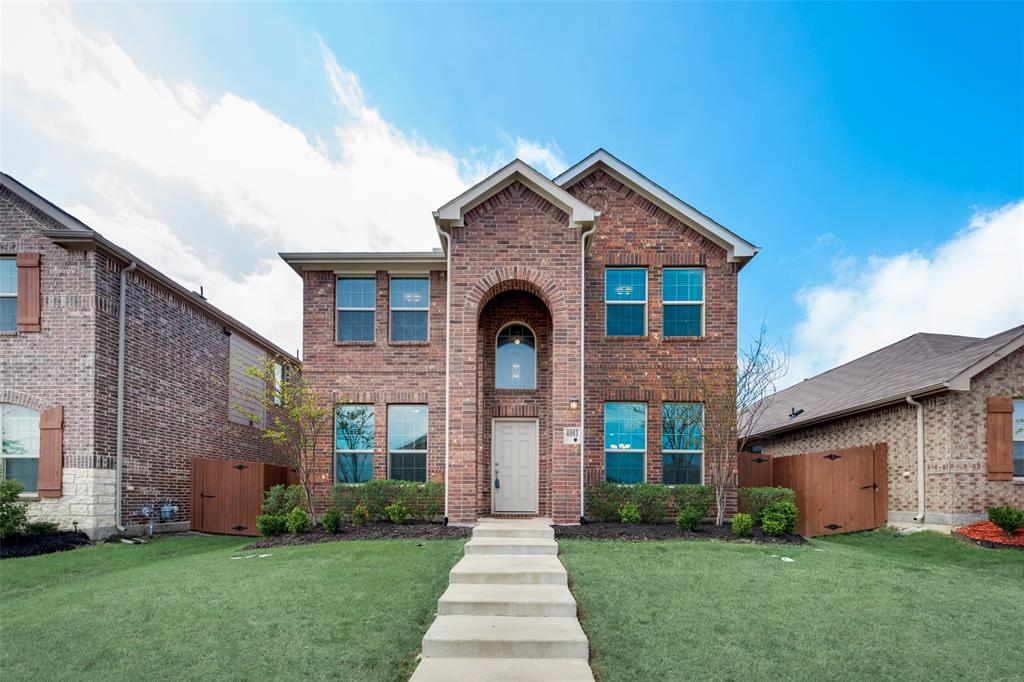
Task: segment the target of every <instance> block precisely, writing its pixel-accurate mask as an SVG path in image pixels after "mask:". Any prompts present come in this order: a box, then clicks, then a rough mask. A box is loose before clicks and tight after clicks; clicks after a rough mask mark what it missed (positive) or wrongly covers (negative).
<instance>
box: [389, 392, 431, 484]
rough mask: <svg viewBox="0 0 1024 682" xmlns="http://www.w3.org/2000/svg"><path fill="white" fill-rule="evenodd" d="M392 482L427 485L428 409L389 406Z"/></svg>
mask: <svg viewBox="0 0 1024 682" xmlns="http://www.w3.org/2000/svg"><path fill="white" fill-rule="evenodd" d="M388 478H393V479H396V480H401V481H422V482H426V480H427V406H426V405H388Z"/></svg>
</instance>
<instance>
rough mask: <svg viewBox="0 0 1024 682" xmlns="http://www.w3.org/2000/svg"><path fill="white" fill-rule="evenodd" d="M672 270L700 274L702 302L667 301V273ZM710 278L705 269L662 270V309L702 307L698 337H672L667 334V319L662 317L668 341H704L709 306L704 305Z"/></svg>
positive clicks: (663, 329)
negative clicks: (668, 307) (692, 271)
mask: <svg viewBox="0 0 1024 682" xmlns="http://www.w3.org/2000/svg"><path fill="white" fill-rule="evenodd" d="M670 270H695V271H697V272H700V300H699V301H666V300H665V272H667V271H670ZM707 286H708V278H707V271H706V270H705V269H704V268H662V273H661V305H662V307H665V306H670V305H699V306H700V334H698V335H696V336H670V335H668V334H666V333H665V327H664V324H665V318H664V315H663V316H662V329H661V333H662V335H663V336H664V337H665V338H666V339H702V338H704V336H705V334H706V332H705V324H704V318H705V314H706V309H707V306H705V305H704V303H705V302H706V299H707V295H708V290H707Z"/></svg>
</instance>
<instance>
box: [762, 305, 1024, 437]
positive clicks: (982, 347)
mask: <svg viewBox="0 0 1024 682" xmlns="http://www.w3.org/2000/svg"><path fill="white" fill-rule="evenodd" d="M1022 346H1024V325H1021V326H1018V327H1013V328H1012V329H1007V330H1006V331H1004V332H1001V333H999V334H996V335H994V336H990V337H988V338H975V337H972V336H952V335H949V334H927V333H923V332H922V333H918V334H914V335H913V336H908V337H907V338H905V339H903V340H902V341H897V342H896V343H894V344H892V345H890V346H886V347H885V348H882V349H880V350H876V351H875V352H873V353H868V354H867V355H865V356H863V357H860V358H857V359H856V360H852V361H850V362H848V363H846V364H845V365H840V366H839V367H836V368H835V369H830V370H828V371H827V372H824V373H822V374H819V375H817V376H815V377H812V378H810V379H805V380H803V381H802V382H800V383H799V384H796V385H795V386H790V387H789V388H787V389H785V390H783V391H779V392H778V393H776V394H775V395H774V396H773V397H772V398H770V400H771V401H772V402H771V405H770V406H769V407H768V409H767V410H766V411H765V413H764V414H763V415H762V416H761V418H760V419H759V420H758V423H757V426H755V427H754V432H753V433H752V434H751V437H752V438H757V437H764V436H770V435H776V434H780V433H784V432H786V431H790V430H792V429H797V428H801V427H805V426H809V425H811V424H815V423H820V422H825V421H831V420H833V419H838V418H840V417H845V416H848V415H851V414H856V413H858V412H863V411H866V410H870V409H875V408H878V407H883V406H885V405H892V404H896V403H902V402H905V401H906V398H907V396H912V397H921V396H924V395H930V394H935V393H941V392H944V391H951V390H952V391H966V390H970V379H971V377H973V376H974V375H975V374H977V373H978V372H980V371H982V370H983V369H985V368H987V367H989V366H991V365H992V364H994V363H995V362H998V361H999V360H1000V359H1002V358H1004V357H1006V355H1008V354H1009V353H1012V352H1013V351H1015V350H1017V349H1018V348H1021V347H1022ZM799 410H803V412H801V413H800V414H799V415H797V416H796V417H790V416H789V415H790V414H791V412H793V411H799Z"/></svg>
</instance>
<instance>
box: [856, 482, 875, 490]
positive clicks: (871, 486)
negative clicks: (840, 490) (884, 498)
mask: <svg viewBox="0 0 1024 682" xmlns="http://www.w3.org/2000/svg"><path fill="white" fill-rule="evenodd" d="M868 488H871V490H872V491H873V492H874V491H877V490H878V484H877V483H872V484H871V485H862V486H861V487H860V489H861V490H867V489H868Z"/></svg>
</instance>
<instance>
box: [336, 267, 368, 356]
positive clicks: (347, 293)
mask: <svg viewBox="0 0 1024 682" xmlns="http://www.w3.org/2000/svg"><path fill="white" fill-rule="evenodd" d="M335 305H336V308H337V311H336V312H337V317H338V324H337V328H338V336H337V340H338V341H363V342H366V341H373V339H374V335H373V327H374V319H375V316H374V312H375V311H376V309H377V280H376V279H375V278H373V277H339V278H338V284H337V299H336V303H335Z"/></svg>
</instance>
